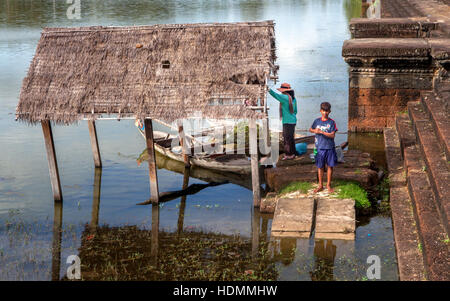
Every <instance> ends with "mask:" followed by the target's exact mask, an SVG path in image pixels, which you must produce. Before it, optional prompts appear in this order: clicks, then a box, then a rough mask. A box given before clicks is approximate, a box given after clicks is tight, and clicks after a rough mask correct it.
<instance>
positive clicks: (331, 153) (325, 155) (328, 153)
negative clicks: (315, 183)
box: [316, 148, 337, 168]
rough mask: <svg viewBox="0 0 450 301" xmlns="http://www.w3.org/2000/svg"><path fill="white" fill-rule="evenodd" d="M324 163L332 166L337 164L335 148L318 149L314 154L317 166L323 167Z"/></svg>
mask: <svg viewBox="0 0 450 301" xmlns="http://www.w3.org/2000/svg"><path fill="white" fill-rule="evenodd" d="M325 164H326V165H327V166H329V167H334V166H336V164H337V155H336V149H334V148H333V149H318V150H317V155H316V166H317V168H324V167H325Z"/></svg>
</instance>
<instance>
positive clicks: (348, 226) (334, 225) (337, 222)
mask: <svg viewBox="0 0 450 301" xmlns="http://www.w3.org/2000/svg"><path fill="white" fill-rule="evenodd" d="M316 208H317V209H316ZM355 227H356V226H355V201H354V200H351V199H337V198H333V197H326V196H316V197H307V196H299V197H285V198H280V199H279V200H278V202H277V204H276V208H275V213H274V217H273V222H272V229H271V235H272V236H273V237H297V238H309V237H310V236H311V235H312V232H313V231H314V235H315V239H337V240H354V239H355Z"/></svg>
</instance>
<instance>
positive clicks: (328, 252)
mask: <svg viewBox="0 0 450 301" xmlns="http://www.w3.org/2000/svg"><path fill="white" fill-rule="evenodd" d="M314 257H315V259H316V261H315V264H314V270H313V271H311V272H309V274H310V275H311V280H312V281H325V280H334V258H335V257H336V246H335V245H333V241H332V240H327V245H326V246H325V241H324V240H318V241H316V242H315V246H314Z"/></svg>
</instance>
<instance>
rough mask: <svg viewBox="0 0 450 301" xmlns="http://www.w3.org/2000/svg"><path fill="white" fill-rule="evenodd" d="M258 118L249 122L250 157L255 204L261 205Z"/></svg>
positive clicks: (256, 205) (255, 205)
mask: <svg viewBox="0 0 450 301" xmlns="http://www.w3.org/2000/svg"><path fill="white" fill-rule="evenodd" d="M257 136H258V134H257V128H256V120H255V119H250V122H249V140H250V141H249V142H250V157H251V166H252V188H253V206H254V207H259V206H260V203H261V185H260V182H259V158H258V140H257V139H258V138H257Z"/></svg>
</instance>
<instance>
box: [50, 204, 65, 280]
mask: <svg viewBox="0 0 450 301" xmlns="http://www.w3.org/2000/svg"><path fill="white" fill-rule="evenodd" d="M53 206H54V214H53V239H52V280H53V281H57V280H59V272H60V269H61V237H62V231H61V227H62V212H63V210H62V209H63V207H62V206H63V204H62V202H60V201H55V202H54V205H53Z"/></svg>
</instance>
